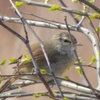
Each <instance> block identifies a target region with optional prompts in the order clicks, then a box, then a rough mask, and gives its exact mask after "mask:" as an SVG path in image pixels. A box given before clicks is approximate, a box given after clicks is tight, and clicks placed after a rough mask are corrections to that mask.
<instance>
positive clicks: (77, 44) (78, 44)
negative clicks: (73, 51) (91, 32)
mask: <svg viewBox="0 0 100 100" xmlns="http://www.w3.org/2000/svg"><path fill="white" fill-rule="evenodd" d="M75 46H83V45H82V44H81V43H78V42H77V43H76V44H75Z"/></svg>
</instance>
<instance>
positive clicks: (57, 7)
mask: <svg viewBox="0 0 100 100" xmlns="http://www.w3.org/2000/svg"><path fill="white" fill-rule="evenodd" d="M49 10H51V11H55V10H62V8H61V7H60V6H59V5H57V4H54V5H53V6H52V7H51V8H49Z"/></svg>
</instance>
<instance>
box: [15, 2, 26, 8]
mask: <svg viewBox="0 0 100 100" xmlns="http://www.w3.org/2000/svg"><path fill="white" fill-rule="evenodd" d="M24 3H25V2H18V1H16V2H15V6H16V7H17V8H18V7H21V6H22V5H23V4H24Z"/></svg>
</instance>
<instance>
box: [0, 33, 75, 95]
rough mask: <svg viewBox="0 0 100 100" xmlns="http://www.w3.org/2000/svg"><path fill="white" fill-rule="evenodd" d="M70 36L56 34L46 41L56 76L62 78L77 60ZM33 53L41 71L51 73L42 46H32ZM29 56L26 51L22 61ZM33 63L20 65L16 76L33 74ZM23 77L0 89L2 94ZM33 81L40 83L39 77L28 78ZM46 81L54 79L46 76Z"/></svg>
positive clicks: (9, 82)
mask: <svg viewBox="0 0 100 100" xmlns="http://www.w3.org/2000/svg"><path fill="white" fill-rule="evenodd" d="M71 39H72V42H73V45H74V47H75V48H76V45H77V40H76V38H75V37H74V36H73V35H72V34H71ZM71 39H70V36H69V34H68V33H67V32H62V33H59V34H54V35H53V37H51V38H50V39H49V40H47V41H44V47H45V50H46V53H47V55H48V58H49V61H50V63H51V67H52V70H53V72H54V73H55V75H56V76H57V75H58V76H61V75H62V73H63V72H64V71H65V70H66V68H67V67H69V66H71V65H72V64H73V63H74V61H75V60H76V56H75V54H74V51H73V46H72V43H71ZM31 49H32V52H33V54H34V56H35V59H36V61H37V63H38V66H39V68H40V69H45V70H46V71H47V72H48V73H50V71H49V68H48V65H47V62H46V60H45V57H44V55H43V52H42V50H41V47H40V44H39V43H36V44H33V45H31ZM28 56H29V52H28V50H26V51H25V52H24V53H23V54H22V56H21V58H20V59H21V60H22V59H24V58H25V57H28ZM33 66H34V65H33V64H32V62H27V63H26V62H23V63H21V64H19V68H16V69H15V71H14V74H18V73H23V74H25V73H31V72H32V69H33ZM19 77H21V76H15V77H13V78H10V79H9V80H8V81H7V82H5V84H4V85H3V86H2V87H1V88H0V93H1V92H3V91H4V90H5V89H6V88H7V87H9V86H10V85H11V84H12V83H13V82H14V81H15V80H17V79H18V78H19ZM27 77H28V78H29V79H31V80H35V81H40V79H39V77H38V76H37V75H32V76H27ZM44 78H45V79H46V81H50V80H51V79H52V78H51V77H49V76H44Z"/></svg>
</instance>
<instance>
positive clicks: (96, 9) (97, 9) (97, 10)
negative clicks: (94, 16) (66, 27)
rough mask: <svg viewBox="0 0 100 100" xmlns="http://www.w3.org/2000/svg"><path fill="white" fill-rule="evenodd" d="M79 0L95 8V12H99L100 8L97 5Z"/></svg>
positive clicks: (86, 0) (85, 0)
mask: <svg viewBox="0 0 100 100" xmlns="http://www.w3.org/2000/svg"><path fill="white" fill-rule="evenodd" d="M79 1H80V2H83V3H84V4H86V5H88V6H89V7H91V8H92V9H93V10H95V11H96V12H98V13H100V9H99V8H98V7H96V6H95V5H94V4H92V3H90V2H89V1H88V0H79Z"/></svg>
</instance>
